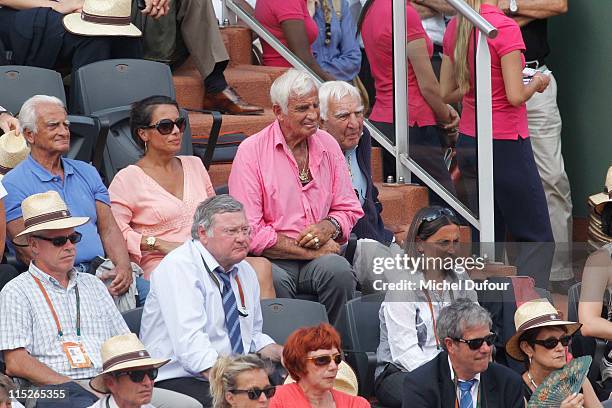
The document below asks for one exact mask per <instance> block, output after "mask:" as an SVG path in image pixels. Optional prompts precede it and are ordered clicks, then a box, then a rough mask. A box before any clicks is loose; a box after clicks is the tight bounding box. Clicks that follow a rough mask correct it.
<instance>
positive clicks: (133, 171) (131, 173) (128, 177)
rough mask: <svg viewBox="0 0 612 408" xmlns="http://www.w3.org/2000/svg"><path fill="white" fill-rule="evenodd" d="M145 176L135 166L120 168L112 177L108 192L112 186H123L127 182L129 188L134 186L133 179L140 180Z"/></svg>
mask: <svg viewBox="0 0 612 408" xmlns="http://www.w3.org/2000/svg"><path fill="white" fill-rule="evenodd" d="M144 176H145V173H144V172H143V171H142V170H141V169H140V167H138V166H137V165H135V164H130V165H129V166H127V167H124V168H122V169H121V170H119V171H118V172H117V174H115V177H113V181H111V183H110V186H109V187H108V189H109V191H110V190H111V189H113V186H115V187H116V186H117V185H119V184H123V183H126V182H129V186H130V188H133V186H134V178H142V177H144Z"/></svg>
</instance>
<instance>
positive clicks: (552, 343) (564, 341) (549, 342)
mask: <svg viewBox="0 0 612 408" xmlns="http://www.w3.org/2000/svg"><path fill="white" fill-rule="evenodd" d="M571 339H572V336H563V337H561V338H559V339H557V338H555V337H551V338H549V339H546V340H534V341H533V344H539V345H540V346H542V347H544V348H547V349H548V350H552V349H554V348H555V347H557V344H559V343H561V345H562V346H563V347H566V346H567V345H568V344H569V343H570V340H571Z"/></svg>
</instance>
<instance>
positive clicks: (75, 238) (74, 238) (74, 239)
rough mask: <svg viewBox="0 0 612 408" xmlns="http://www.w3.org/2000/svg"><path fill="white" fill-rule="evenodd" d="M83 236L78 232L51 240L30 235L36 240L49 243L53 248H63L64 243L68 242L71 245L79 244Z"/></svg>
mask: <svg viewBox="0 0 612 408" xmlns="http://www.w3.org/2000/svg"><path fill="white" fill-rule="evenodd" d="M82 236H83V234H81V233H80V232H76V231H75V232H73V233H72V234H70V235H68V236H66V237H64V236H61V237H53V238H48V237H43V236H41V235H32V237H34V238H38V239H42V240H43V241H49V242H51V243H52V244H53V246H56V247H63V246H64V245H66V242H68V241H70V242H71V243H73V244H76V243H79V242H81V237H82Z"/></svg>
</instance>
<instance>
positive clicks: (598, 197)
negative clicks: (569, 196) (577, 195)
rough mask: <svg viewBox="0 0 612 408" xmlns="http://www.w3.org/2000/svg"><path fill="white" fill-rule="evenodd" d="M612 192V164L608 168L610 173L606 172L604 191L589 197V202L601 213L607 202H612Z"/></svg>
mask: <svg viewBox="0 0 612 408" xmlns="http://www.w3.org/2000/svg"><path fill="white" fill-rule="evenodd" d="M610 192H612V166H610V167H609V168H608V173H607V174H606V181H605V183H604V191H603V192H601V193H598V194H594V195H592V196H590V197H589V202H590V203H591V204H592V205H593V208H594V210H595V213H596V214H597V215H601V213H602V211H603V208H604V206H605V205H606V203H610V202H612V198H611V197H610Z"/></svg>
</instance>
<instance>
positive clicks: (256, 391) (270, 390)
mask: <svg viewBox="0 0 612 408" xmlns="http://www.w3.org/2000/svg"><path fill="white" fill-rule="evenodd" d="M229 391H230V392H231V393H232V394H246V395H247V397H249V399H250V400H253V401H255V400H258V399H259V397H260V396H261V394H263V395H265V396H266V398H267V399H270V398H272V397H273V396H274V394H275V393H276V387H275V386H274V385H268V386H267V387H264V388H251V389H248V390H239V389H233V390H229Z"/></svg>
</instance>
